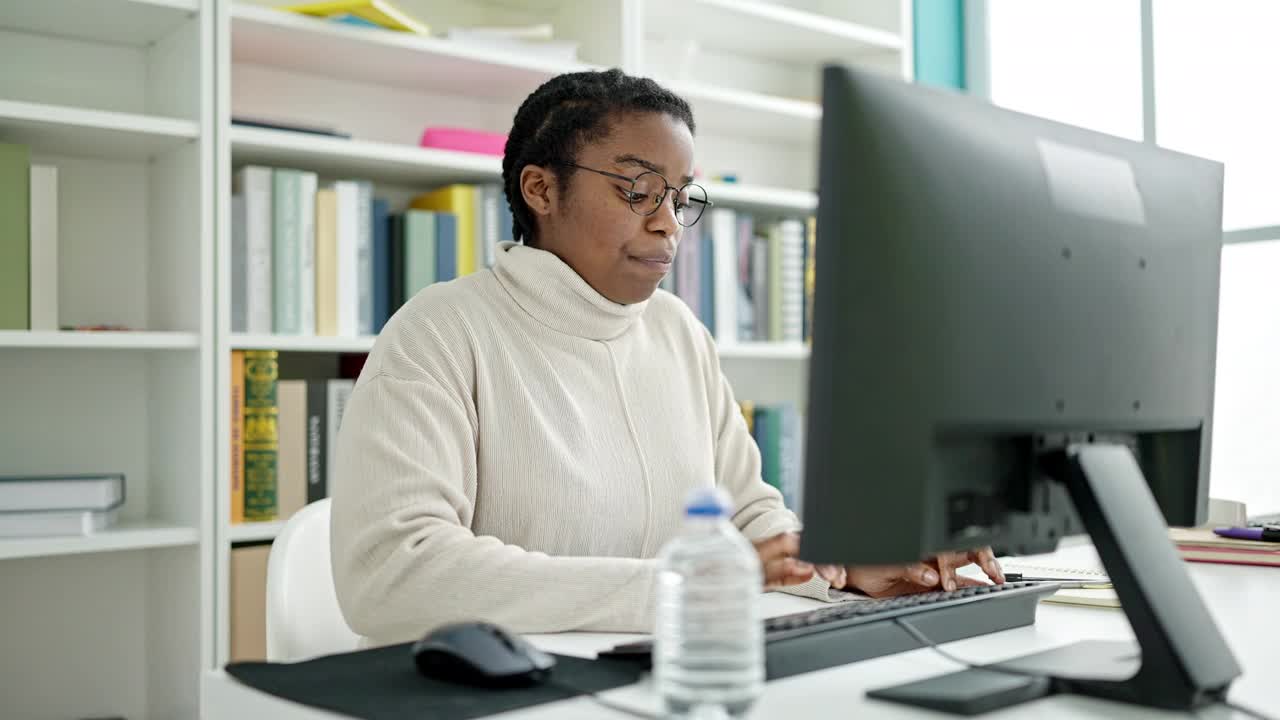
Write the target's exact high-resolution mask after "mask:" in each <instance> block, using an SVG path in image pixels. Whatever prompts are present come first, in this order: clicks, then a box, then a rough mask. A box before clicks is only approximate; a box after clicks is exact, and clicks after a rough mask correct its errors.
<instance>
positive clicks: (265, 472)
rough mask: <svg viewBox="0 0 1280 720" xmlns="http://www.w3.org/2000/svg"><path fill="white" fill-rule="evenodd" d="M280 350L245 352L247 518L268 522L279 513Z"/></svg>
mask: <svg viewBox="0 0 1280 720" xmlns="http://www.w3.org/2000/svg"><path fill="white" fill-rule="evenodd" d="M279 360H280V353H278V352H277V351H275V350H245V351H244V429H243V430H242V431H241V438H242V443H243V447H244V519H245V521H246V522H269V521H271V520H275V519H276V518H278V517H279V514H280V504H279V493H278V489H279V484H280V483H279V456H280V426H279V415H280V403H279V401H278V400H277V399H276V385H277V384H278V383H279V380H280V364H279Z"/></svg>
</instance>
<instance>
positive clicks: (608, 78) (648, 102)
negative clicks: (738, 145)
mask: <svg viewBox="0 0 1280 720" xmlns="http://www.w3.org/2000/svg"><path fill="white" fill-rule="evenodd" d="M623 112H657V113H666V114H668V115H670V116H671V117H673V118H675V119H677V120H679V121H681V122H683V123H684V124H685V125H687V126H688V127H689V132H690V133H692V132H693V129H694V128H693V111H692V110H690V109H689V104H688V103H687V102H685V101H684V100H683V99H681V98H680V97H679V96H678V95H676V94H675V93H673V92H671V91H669V90H666V89H665V88H663V87H661V86H660V85H658V84H657V83H656V82H654V81H653V80H650V79H649V78H638V77H632V76H630V75H626V74H625V73H623V72H622V71H621V70H618V69H616V68H615V69H612V70H605V71H598V72H597V71H590V72H577V73H567V74H565V75H558V76H556V77H554V78H551V79H550V80H548V81H546V82H545V83H543V84H542V85H541V86H539V87H538V89H537V90H534V91H533V93H532V94H530V95H529V97H527V98H525V100H524V102H523V103H521V104H520V109H519V110H517V111H516V116H515V120H514V121H513V122H512V125H511V134H510V135H509V136H508V137H507V146H506V150H505V151H504V152H503V156H502V183H503V189H504V190H505V191H506V194H507V204H508V206H509V207H510V209H511V215H512V218H513V219H514V223H513V231H514V234H515V237H514V238H513V239H514V240H518V241H521V242H524V243H525V244H526V245H531V244H533V243H532V241H533V240H534V239H535V238H534V233H535V231H536V229H537V226H536V225H535V224H534V219H533V213H532V212H530V210H529V206H528V205H527V204H526V203H525V201H524V194H523V193H522V192H521V190H520V173H521V172H522V171H523V170H524V168H525V166H526V165H539V166H542V167H546V168H549V169H550V170H551V172H552V173H553V174H554V176H555V179H556V183H557V184H558V185H559V186H560V187H564V186H565V180H566V178H567V177H568V173H569V169H568V168H566V167H564V165H563V163H573V162H575V161H576V160H577V154H578V150H579V149H580V148H581V147H582V145H583V143H585V142H591V141H595V140H599V139H601V138H604V137H607V136H608V134H609V124H608V120H610V119H611V118H612V117H613V116H614V115H616V114H617V113H623Z"/></svg>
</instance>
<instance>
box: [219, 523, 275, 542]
mask: <svg viewBox="0 0 1280 720" xmlns="http://www.w3.org/2000/svg"><path fill="white" fill-rule="evenodd" d="M283 529H284V523H283V522H247V523H239V524H237V525H232V526H231V528H230V530H228V531H227V540H229V541H230V542H233V543H242V542H261V541H263V540H275V539H276V536H277V535H279V534H280V531H281V530H283Z"/></svg>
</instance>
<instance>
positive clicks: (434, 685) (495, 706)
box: [226, 643, 647, 720]
mask: <svg viewBox="0 0 1280 720" xmlns="http://www.w3.org/2000/svg"><path fill="white" fill-rule="evenodd" d="M410 646H411V644H410V643H405V644H403V645H389V646H387V647H381V648H374V649H371V650H360V651H357V652H350V653H342V654H339V655H327V656H325V657H321V658H316V659H314V660H307V661H304V662H300V663H267V662H240V663H232V664H230V665H227V667H226V671H227V674H228V675H230V676H232V677H234V678H235V679H236V680H239V681H240V682H242V683H244V684H245V685H248V686H250V687H252V688H255V689H257V690H261V691H262V692H265V693H269V694H271V695H275V696H277V697H282V698H285V699H286V700H292V701H294V702H297V703H302V704H303V705H310V706H312V707H318V708H323V709H325V710H332V711H334V712H339V713H342V714H345V715H350V716H352V717H357V718H368V720H400V719H401V718H415V719H417V718H421V719H425V720H467V719H468V718H477V717H484V716H485V715H493V714H496V713H500V712H506V711H509V710H517V709H519V708H523V707H529V706H531V705H540V704H542V703H545V702H552V701H554V700H566V699H568V698H571V697H574V696H576V695H584V694H588V693H594V692H600V691H602V690H608V689H610V688H615V687H621V686H623V685H630V684H632V683H635V682H638V681H639V680H640V677H641V676H642V675H643V674H644V673H645V672H646V671H647V668H646V667H645V664H643V663H638V662H635V661H633V660H623V659H607V658H606V659H599V660H584V659H582V658H575V657H567V656H563V655H556V656H555V658H556V666H555V668H554V669H553V670H552V671H551V679H550V681H548V682H547V683H544V684H541V685H534V686H531V687H521V688H508V689H502V690H491V689H487V688H478V687H472V686H470V685H457V684H454V683H448V682H444V681H441V680H434V679H431V678H427V677H424V676H423V675H421V674H419V673H418V671H417V669H416V668H415V667H414V665H413V658H412V657H411V656H410V653H409V648H410ZM560 685H567V686H569V687H572V688H573V690H569V689H567V688H565V687H560Z"/></svg>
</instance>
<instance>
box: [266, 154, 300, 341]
mask: <svg viewBox="0 0 1280 720" xmlns="http://www.w3.org/2000/svg"><path fill="white" fill-rule="evenodd" d="M271 180H272V183H271V184H272V188H271V223H272V224H271V270H272V278H271V288H272V305H273V306H274V307H275V315H274V317H273V318H272V330H273V331H274V332H276V333H280V334H284V335H299V334H301V333H302V278H301V277H299V275H300V271H301V268H302V203H301V198H300V197H299V194H300V193H301V189H302V171H301V170H285V169H282V168H276V169H275V170H274V171H273V172H272V173H271Z"/></svg>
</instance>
